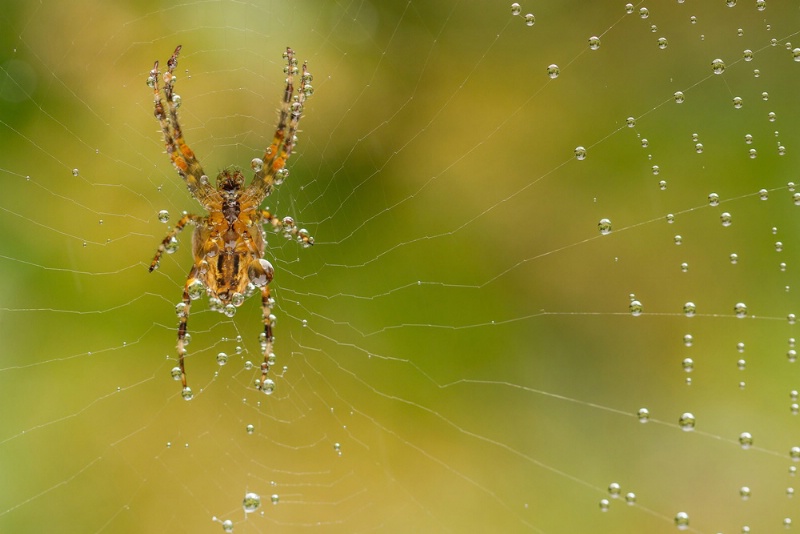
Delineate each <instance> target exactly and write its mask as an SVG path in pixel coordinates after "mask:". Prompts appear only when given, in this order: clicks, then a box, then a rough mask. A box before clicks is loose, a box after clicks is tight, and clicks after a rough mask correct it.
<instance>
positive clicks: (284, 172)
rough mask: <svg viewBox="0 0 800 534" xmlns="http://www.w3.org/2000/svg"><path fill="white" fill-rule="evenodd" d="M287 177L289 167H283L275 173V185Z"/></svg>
mask: <svg viewBox="0 0 800 534" xmlns="http://www.w3.org/2000/svg"><path fill="white" fill-rule="evenodd" d="M288 177H289V169H287V168H285V167H284V168H283V169H280V170H279V171H278V172H276V173H275V185H281V184H282V183H283V182H284V181H285V180H286V179H287V178H288Z"/></svg>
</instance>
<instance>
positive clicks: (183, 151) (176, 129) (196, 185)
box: [148, 46, 214, 206]
mask: <svg viewBox="0 0 800 534" xmlns="http://www.w3.org/2000/svg"><path fill="white" fill-rule="evenodd" d="M180 51H181V47H180V46H178V47H177V48H176V49H175V52H173V54H172V57H170V58H169V61H167V72H165V73H164V96H165V97H166V100H167V108H168V109H169V119H168V118H167V114H166V112H165V111H164V103H163V101H162V99H161V91H160V90H159V86H158V78H159V71H158V61H156V62H155V64H154V65H153V70H151V71H150V78H148V83H149V82H150V80H152V87H153V99H154V102H155V110H154V113H153V114H154V115H155V117H156V118H157V119H158V122H159V123H160V124H161V132H162V134H163V136H164V145H165V146H166V148H167V154H169V157H170V159H171V160H172V164H173V165H174V166H175V169H176V170H177V171H178V174H180V175H181V178H183V180H184V182H186V186H187V187H188V188H189V191H190V192H191V194H192V196H194V197H195V198H196V199H197V200H198V201H199V202H200V203H201V204H202V205H203V206H206V205H207V203H208V200H209V197H210V196H211V195H212V194H213V192H214V188H213V187H212V186H211V184H210V183H209V180H208V176H206V174H205V173H204V172H203V168H202V167H201V166H200V163H199V162H198V161H197V158H195V155H194V152H193V151H192V149H191V148H189V146H188V145H187V144H186V142H185V141H184V139H183V132H182V131H181V125H180V121H179V120H178V106H179V105H180V96H178V95H176V94H175V93H174V86H175V78H176V76H175V73H174V72H175V67H177V66H178V54H179V53H180Z"/></svg>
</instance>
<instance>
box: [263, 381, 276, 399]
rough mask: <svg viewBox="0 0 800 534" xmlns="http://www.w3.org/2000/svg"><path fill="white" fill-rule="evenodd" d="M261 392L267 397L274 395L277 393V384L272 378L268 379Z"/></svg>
mask: <svg viewBox="0 0 800 534" xmlns="http://www.w3.org/2000/svg"><path fill="white" fill-rule="evenodd" d="M261 391H263V392H264V394H265V395H272V394H273V393H274V392H275V382H274V381H273V380H272V379H271V378H267V379H266V380H264V384H263V385H262V386H261Z"/></svg>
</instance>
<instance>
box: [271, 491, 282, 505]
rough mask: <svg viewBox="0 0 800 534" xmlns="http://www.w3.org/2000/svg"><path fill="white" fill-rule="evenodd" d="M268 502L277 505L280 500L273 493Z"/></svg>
mask: <svg viewBox="0 0 800 534" xmlns="http://www.w3.org/2000/svg"><path fill="white" fill-rule="evenodd" d="M270 500H271V501H272V504H278V502H280V500H281V498H280V496H279V495H278V494H277V493H273V494H272V497H270Z"/></svg>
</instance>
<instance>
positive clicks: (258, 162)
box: [250, 158, 264, 172]
mask: <svg viewBox="0 0 800 534" xmlns="http://www.w3.org/2000/svg"><path fill="white" fill-rule="evenodd" d="M250 168H251V169H253V171H254V172H261V170H262V169H263V168H264V160H262V159H261V158H253V159H251V160H250Z"/></svg>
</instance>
